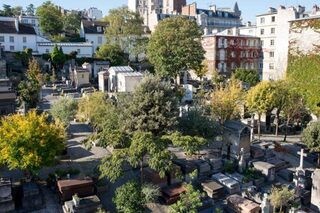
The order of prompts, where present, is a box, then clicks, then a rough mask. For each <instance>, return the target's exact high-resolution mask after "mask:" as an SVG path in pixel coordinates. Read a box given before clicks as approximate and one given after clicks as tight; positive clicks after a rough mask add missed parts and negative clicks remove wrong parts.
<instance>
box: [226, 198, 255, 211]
mask: <svg viewBox="0 0 320 213" xmlns="http://www.w3.org/2000/svg"><path fill="white" fill-rule="evenodd" d="M226 200H227V209H228V210H229V211H228V212H235V213H260V211H261V208H260V206H259V205H258V204H257V203H255V202H253V201H251V200H248V199H245V198H243V197H241V196H240V195H230V196H229V197H227V199H226Z"/></svg>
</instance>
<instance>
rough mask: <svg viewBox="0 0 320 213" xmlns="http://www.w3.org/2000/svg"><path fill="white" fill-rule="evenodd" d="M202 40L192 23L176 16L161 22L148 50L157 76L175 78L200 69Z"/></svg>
mask: <svg viewBox="0 0 320 213" xmlns="http://www.w3.org/2000/svg"><path fill="white" fill-rule="evenodd" d="M201 36H202V31H201V29H200V28H199V26H198V25H197V23H196V22H195V21H193V20H189V19H187V18H185V17H182V16H176V17H172V18H167V19H165V20H163V21H161V22H160V23H159V24H158V26H157V27H156V30H155V32H154V33H153V34H152V35H151V38H150V41H149V44H148V48H147V55H148V59H149V60H150V62H151V63H152V64H153V65H154V66H155V70H156V73H157V74H158V75H160V76H163V77H176V76H177V75H178V74H180V72H182V71H187V70H197V69H199V67H200V65H201V63H202V61H203V60H204V53H205V51H204V50H203V48H202V45H201Z"/></svg>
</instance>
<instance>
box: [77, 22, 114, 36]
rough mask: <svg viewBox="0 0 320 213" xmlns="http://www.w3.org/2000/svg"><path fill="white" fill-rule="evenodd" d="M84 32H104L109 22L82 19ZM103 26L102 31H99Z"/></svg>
mask: <svg viewBox="0 0 320 213" xmlns="http://www.w3.org/2000/svg"><path fill="white" fill-rule="evenodd" d="M82 23H83V28H84V32H85V33H87V34H104V31H105V28H106V27H108V26H109V23H107V22H101V21H87V20H82ZM98 27H101V31H98Z"/></svg>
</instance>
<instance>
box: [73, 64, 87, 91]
mask: <svg viewBox="0 0 320 213" xmlns="http://www.w3.org/2000/svg"><path fill="white" fill-rule="evenodd" d="M69 74H70V80H71V84H72V85H73V86H74V87H75V88H77V89H79V88H81V87H86V86H88V85H90V81H89V79H90V70H89V69H86V68H83V67H71V66H70V70H69Z"/></svg>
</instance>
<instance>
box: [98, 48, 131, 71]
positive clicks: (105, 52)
mask: <svg viewBox="0 0 320 213" xmlns="http://www.w3.org/2000/svg"><path fill="white" fill-rule="evenodd" d="M96 56H97V58H101V59H104V60H107V61H110V63H111V65H112V66H120V65H124V64H125V63H126V61H127V60H126V57H125V54H124V52H123V51H122V50H121V48H120V47H119V46H117V45H113V44H103V45H102V46H100V47H99V50H98V51H97V52H96Z"/></svg>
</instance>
